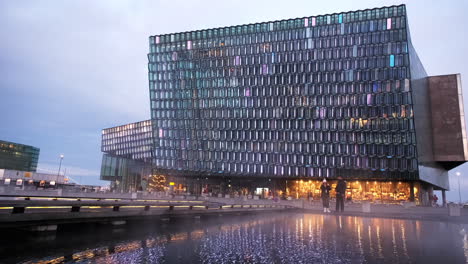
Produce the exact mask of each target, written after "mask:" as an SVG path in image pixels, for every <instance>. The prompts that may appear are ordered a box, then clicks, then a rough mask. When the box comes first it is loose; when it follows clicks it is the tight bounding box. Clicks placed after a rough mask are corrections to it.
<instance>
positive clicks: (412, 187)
mask: <svg viewBox="0 0 468 264" xmlns="http://www.w3.org/2000/svg"><path fill="white" fill-rule="evenodd" d="M409 199H410V202H414V182H410V198H409Z"/></svg>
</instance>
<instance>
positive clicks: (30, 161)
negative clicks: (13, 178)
mask: <svg viewBox="0 0 468 264" xmlns="http://www.w3.org/2000/svg"><path fill="white" fill-rule="evenodd" d="M39 151H40V150H39V148H36V147H33V146H28V145H23V144H18V143H13V142H8V141H3V140H0V169H9V170H20V171H32V172H35V171H36V169H37V162H38V160H39Z"/></svg>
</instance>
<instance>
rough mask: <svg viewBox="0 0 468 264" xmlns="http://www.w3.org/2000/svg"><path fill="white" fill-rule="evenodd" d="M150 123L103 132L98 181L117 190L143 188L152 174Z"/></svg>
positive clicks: (147, 121)
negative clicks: (99, 179) (102, 153)
mask: <svg viewBox="0 0 468 264" xmlns="http://www.w3.org/2000/svg"><path fill="white" fill-rule="evenodd" d="M151 131H152V129H151V120H146V121H141V122H136V123H131V124H127V125H123V126H117V127H112V128H107V129H103V130H102V146H101V150H102V152H104V155H103V157H102V165H101V180H108V181H111V182H112V185H111V188H112V189H113V190H117V191H136V190H139V189H143V187H146V186H145V183H144V181H145V180H147V179H148V176H149V175H150V174H151V169H152V167H151V161H152V148H153V141H152V133H151Z"/></svg>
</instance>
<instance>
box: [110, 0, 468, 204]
mask: <svg viewBox="0 0 468 264" xmlns="http://www.w3.org/2000/svg"><path fill="white" fill-rule="evenodd" d="M148 71H149V73H148V78H149V94H150V108H151V120H150V121H151V122H150V123H151V124H150V125H151V126H152V127H151V131H152V132H151V133H152V141H151V140H150V139H149V137H148V138H147V139H148V142H151V144H150V145H145V146H146V147H147V149H148V150H149V149H151V163H152V166H153V167H154V169H156V170H157V173H158V174H162V175H166V176H168V177H169V178H170V179H169V181H170V180H173V181H175V182H176V184H175V185H176V186H177V184H178V183H181V186H185V187H183V188H181V190H183V191H187V192H195V193H199V192H200V191H201V192H206V190H207V189H209V190H210V192H213V193H216V192H219V193H226V192H231V193H232V190H233V188H234V187H235V186H237V187H236V193H240V194H252V193H254V192H255V193H258V192H261V193H262V195H263V194H264V193H265V189H267V192H270V191H271V190H275V192H276V191H278V190H279V192H280V193H286V194H287V195H291V196H297V197H299V196H304V195H305V194H307V195H308V196H309V197H310V196H314V195H316V194H317V193H318V186H319V184H320V180H321V179H323V178H328V179H330V180H331V181H332V184H334V183H333V180H335V179H336V178H337V177H339V176H341V177H343V178H345V179H346V180H348V181H349V182H350V184H349V185H348V187H349V192H348V194H349V195H350V196H353V197H355V198H359V199H374V198H375V197H380V199H382V200H384V199H387V198H388V199H393V200H397V199H399V200H404V199H419V198H421V197H422V196H424V195H425V194H429V193H432V190H433V189H440V190H445V189H448V176H447V166H448V165H447V164H452V166H454V165H456V164H461V163H463V162H465V161H466V160H467V159H468V158H467V157H465V156H467V155H466V153H465V156H463V155H461V154H460V153H461V152H462V151H458V153H456V155H455V156H457V157H460V158H457V160H456V162H455V163H450V162H451V161H449V160H450V159H451V158H448V160H446V159H445V158H444V159H441V158H440V157H442V156H441V155H437V153H435V151H436V149H433V148H432V145H433V142H434V140H433V139H437V138H443V137H440V136H438V137H435V135H436V134H440V132H438V131H442V130H440V127H446V126H447V125H450V124H442V123H441V124H435V125H434V122H436V121H437V119H434V120H436V121H434V120H432V121H431V112H441V113H442V112H443V113H445V112H447V111H445V110H444V109H440V107H441V106H440V105H443V104H440V103H434V102H433V101H437V98H435V97H437V96H434V95H433V96H432V97H431V93H430V92H429V90H430V89H429V85H428V83H432V84H435V86H434V87H432V88H431V89H432V90H434V91H437V90H438V89H450V90H451V91H452V92H454V94H457V91H458V94H460V96H461V92H460V91H461V86H460V84H459V82H458V84H456V83H457V81H456V78H452V77H450V78H449V77H447V78H448V79H450V80H452V81H451V84H450V85H448V84H447V82H446V81H444V80H445V79H441V78H434V79H433V80H432V81H431V82H430V81H428V80H430V78H433V77H428V76H427V74H426V71H425V70H424V67H423V65H422V63H421V61H420V60H419V57H418V55H417V53H416V51H415V49H414V47H413V45H412V43H411V38H410V34H409V27H408V20H407V15H406V7H405V6H404V5H400V6H391V7H383V8H375V9H368V10H360V11H352V12H343V13H336V14H329V15H318V16H310V17H303V18H296V19H288V20H281V21H272V22H264V23H256V24H248V25H239V26H231V27H223V28H213V29H206V30H197V31H190V32H181V33H173V34H163V35H154V36H150V37H149V54H148ZM447 78H446V79H447ZM458 79H459V77H458ZM444 82H445V86H443V87H442V86H440V85H441V84H443V83H444ZM452 84H453V85H452ZM439 86H440V88H439ZM449 86H450V87H449ZM444 87H445V88H444ZM434 98H435V100H434ZM460 98H461V97H460ZM430 99H431V100H430ZM447 100H449V98H447ZM462 102H463V101H462V100H459V104H460V105H461V104H462ZM460 107H461V108H460V109H462V106H460ZM435 110H437V111H435ZM455 110H457V109H455ZM455 112H457V111H455ZM455 112H454V114H456V113H455ZM458 112H459V113H458V118H459V116H460V113H463V111H462V110H461V111H458ZM431 122H432V123H431ZM452 126H453V125H452ZM435 127H439V129H435ZM449 130H450V131H456V132H453V133H452V134H453V138H455V137H456V135H457V133H461V134H463V135H466V132H464V123H463V126H461V127H460V125H458V126H457V127H455V126H453V127H451V128H450V129H449ZM447 131H448V130H447ZM447 137H451V136H450V135H447ZM103 139H104V138H103ZM105 140H107V139H105ZM121 141H122V140H121ZM465 141H466V140H465ZM465 141H464V142H465ZM125 142H126V141H125ZM105 144H107V143H105ZM105 144H104V146H105ZM111 144H114V143H111ZM124 144H127V143H124ZM441 144H442V145H443V143H442V142H441ZM457 144H458V143H457ZM457 144H455V145H457ZM439 145H440V144H439ZM104 146H103V151H109V149H107V148H106V150H104V148H105V147H104ZM112 147H114V148H116V146H112ZM127 148H129V146H128V145H126V147H124V148H123V149H121V150H120V152H118V153H119V154H117V153H116V154H115V155H128V154H123V153H127V152H128V151H129V150H128V149H127ZM114 151H117V150H114ZM122 151H123V152H122ZM125 151H126V152H125ZM453 156H454V155H451V156H450V157H453ZM462 156H463V157H462ZM127 157H128V158H131V157H130V156H127ZM436 157H439V158H436ZM444 157H449V156H447V155H445V154H444ZM146 161H147V160H146ZM454 161H455V160H454ZM441 162H445V165H446V167H445V168H444V167H443V166H442V165H441ZM171 177H172V178H171ZM194 186H195V187H194ZM266 186H267V187H268V188H263V187H266ZM259 187H261V188H260V189H259ZM423 194H424V195H423ZM332 195H333V193H332ZM418 197H419V198H418ZM425 197H426V198H427V197H428V196H427V195H426V196H425ZM421 199H422V198H421Z"/></svg>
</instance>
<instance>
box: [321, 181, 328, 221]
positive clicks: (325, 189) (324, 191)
mask: <svg viewBox="0 0 468 264" xmlns="http://www.w3.org/2000/svg"><path fill="white" fill-rule="evenodd" d="M320 190H321V191H322V194H321V197H322V203H323V212H324V213H331V211H330V191H331V187H330V185H329V184H328V182H327V180H326V179H323V182H322V185H321V186H320Z"/></svg>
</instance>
